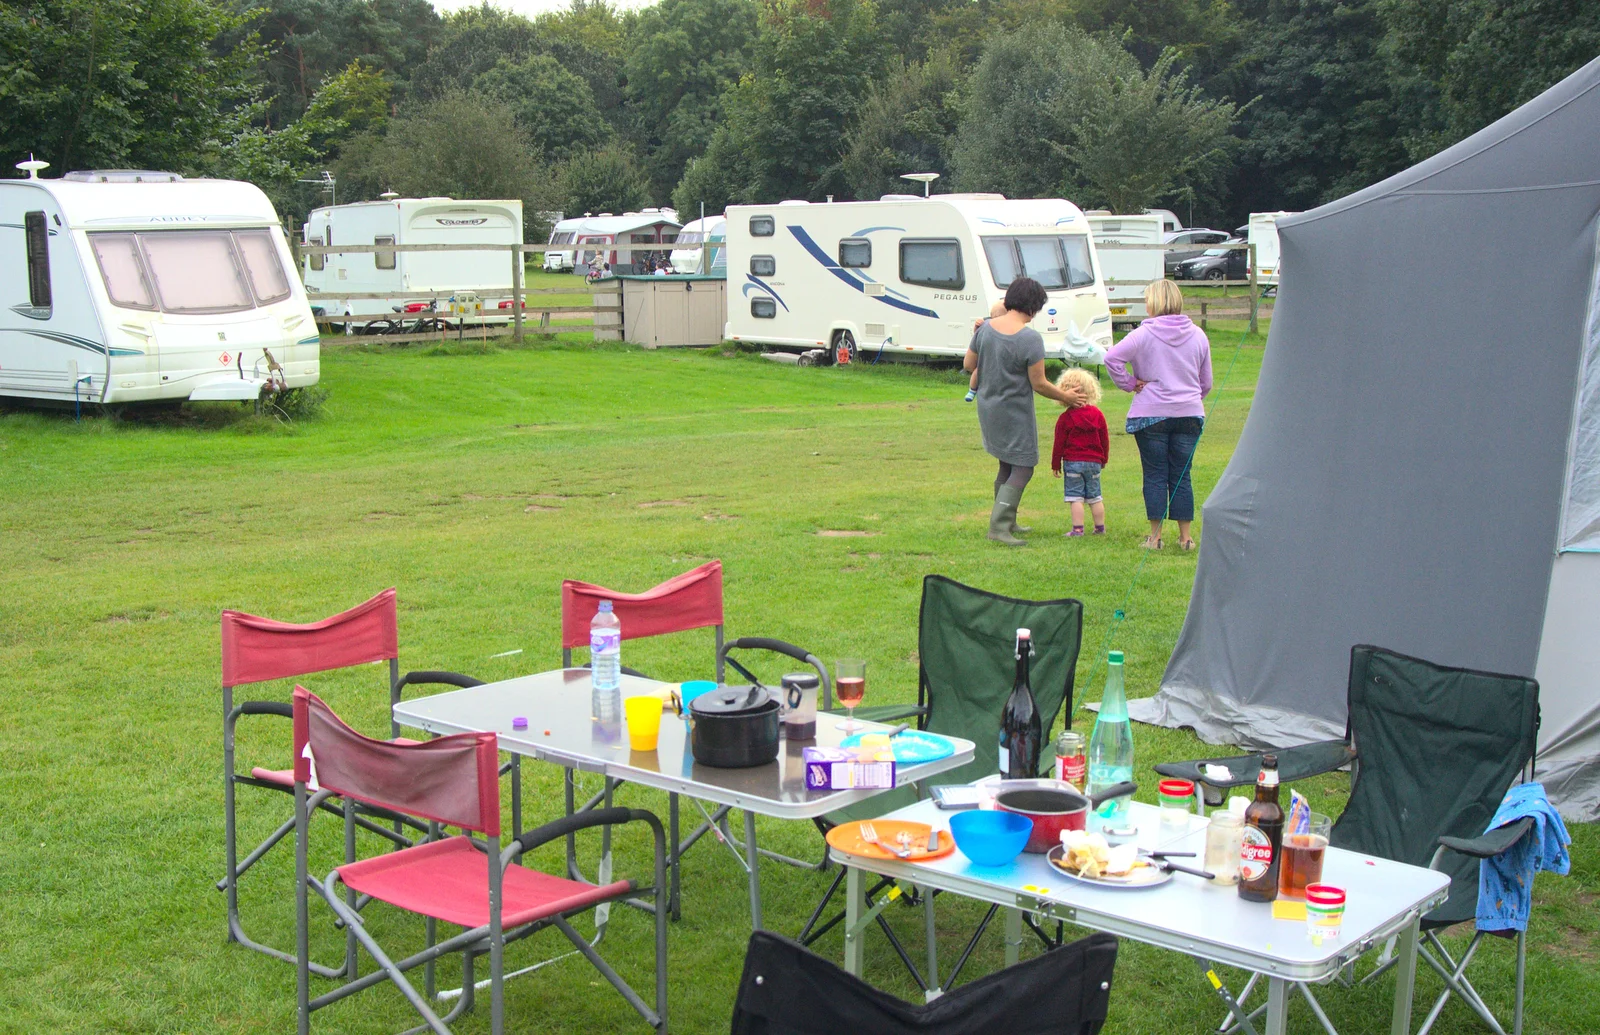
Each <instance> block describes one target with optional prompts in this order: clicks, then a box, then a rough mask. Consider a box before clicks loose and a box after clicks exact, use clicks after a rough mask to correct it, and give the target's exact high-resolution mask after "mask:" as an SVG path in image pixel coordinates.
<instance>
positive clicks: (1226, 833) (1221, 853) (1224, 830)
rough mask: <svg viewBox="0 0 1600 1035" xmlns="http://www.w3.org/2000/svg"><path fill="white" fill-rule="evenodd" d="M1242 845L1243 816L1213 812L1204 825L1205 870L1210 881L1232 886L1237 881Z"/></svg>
mask: <svg viewBox="0 0 1600 1035" xmlns="http://www.w3.org/2000/svg"><path fill="white" fill-rule="evenodd" d="M1243 847H1244V816H1242V815H1240V814H1239V813H1237V812H1226V811H1223V812H1213V813H1212V814H1211V822H1210V824H1209V825H1208V826H1207V827H1206V871H1207V872H1208V873H1210V874H1211V875H1212V876H1211V883H1213V884H1217V885H1221V886H1222V887H1232V886H1233V885H1235V884H1238V883H1239V852H1240V850H1241V849H1242V848H1243Z"/></svg>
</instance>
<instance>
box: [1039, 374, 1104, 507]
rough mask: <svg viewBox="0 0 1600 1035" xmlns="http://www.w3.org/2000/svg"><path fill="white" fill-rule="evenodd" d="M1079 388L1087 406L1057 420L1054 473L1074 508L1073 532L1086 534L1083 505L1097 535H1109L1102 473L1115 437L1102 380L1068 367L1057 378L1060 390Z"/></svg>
mask: <svg viewBox="0 0 1600 1035" xmlns="http://www.w3.org/2000/svg"><path fill="white" fill-rule="evenodd" d="M1068 385H1077V386H1078V387H1079V388H1081V389H1082V390H1083V398H1084V400H1085V401H1084V403H1083V404H1082V405H1081V406H1071V407H1068V408H1067V411H1066V412H1065V413H1063V414H1062V415H1061V416H1060V417H1059V418H1057V419H1056V444H1055V448H1054V449H1052V450H1051V451H1050V470H1051V471H1052V472H1053V473H1055V474H1056V475H1057V476H1058V477H1060V479H1061V492H1062V496H1063V497H1064V498H1065V499H1066V501H1067V504H1068V505H1069V506H1070V507H1071V508H1072V531H1070V532H1068V533H1067V537H1068V538H1071V537H1074V536H1080V535H1083V505H1084V504H1085V503H1087V504H1088V505H1089V512H1090V513H1091V514H1092V515H1093V516H1094V534H1095V535H1105V533H1106V504H1105V500H1104V499H1103V498H1102V497H1101V495H1100V471H1101V469H1102V468H1104V467H1105V465H1106V464H1107V463H1109V462H1110V452H1111V437H1110V435H1109V434H1108V433H1107V431H1106V415H1105V414H1103V413H1101V412H1100V407H1098V406H1096V405H1095V403H1097V402H1099V401H1100V379H1099V378H1097V377H1095V376H1094V375H1093V374H1091V373H1089V371H1087V370H1085V369H1083V368H1082V367H1068V368H1067V369H1066V370H1065V371H1063V372H1062V374H1061V376H1060V377H1058V378H1056V387H1057V388H1065V387H1067V386H1068Z"/></svg>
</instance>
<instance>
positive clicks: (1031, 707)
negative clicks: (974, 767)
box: [1000, 629, 1044, 780]
mask: <svg viewBox="0 0 1600 1035" xmlns="http://www.w3.org/2000/svg"><path fill="white" fill-rule="evenodd" d="M1032 654H1033V634H1032V633H1031V632H1029V631H1028V630H1027V629H1018V630H1017V679H1016V682H1015V683H1013V684H1012V686H1011V696H1010V697H1007V698H1006V708H1005V711H1003V712H1001V713H1000V775H1001V776H1002V777H1004V778H1005V779H1007V780H1032V779H1034V778H1036V777H1037V776H1038V775H1039V752H1040V751H1041V750H1042V748H1043V743H1042V742H1043V739H1044V732H1043V731H1042V730H1041V729H1040V727H1039V703H1038V702H1037V701H1035V700H1034V697H1033V687H1032V686H1031V685H1029V683H1028V659H1029V657H1031V656H1032Z"/></svg>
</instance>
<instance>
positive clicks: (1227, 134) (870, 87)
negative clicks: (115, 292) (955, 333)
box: [0, 0, 1600, 239]
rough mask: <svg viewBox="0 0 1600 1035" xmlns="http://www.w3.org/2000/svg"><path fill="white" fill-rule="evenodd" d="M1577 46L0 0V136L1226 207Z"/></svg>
mask: <svg viewBox="0 0 1600 1035" xmlns="http://www.w3.org/2000/svg"><path fill="white" fill-rule="evenodd" d="M1597 53H1600V3H1595V2H1594V0H660V2H659V3H657V4H656V5H654V6H651V7H646V8H644V9H642V10H638V11H631V10H630V11H619V10H617V9H615V8H612V7H610V6H608V5H607V4H606V2H605V0H573V2H572V6H571V7H569V8H568V9H566V10H563V11H559V12H554V13H549V14H544V15H540V16H538V17H535V18H525V17H522V16H519V15H516V14H511V13H507V12H505V11H503V10H500V9H497V8H495V7H492V6H490V5H488V4H487V3H486V4H484V5H483V6H481V7H478V8H470V9H466V10H462V11H457V12H454V13H451V14H448V15H445V16H442V17H441V16H440V15H439V14H438V13H437V12H436V11H435V10H434V8H433V7H432V5H431V4H429V3H428V2H427V0H0V155H6V156H10V157H9V158H8V159H7V160H8V161H12V162H14V161H17V160H20V159H22V158H24V157H26V156H27V155H28V154H29V153H36V154H37V155H38V157H40V158H44V159H46V160H48V161H50V162H52V163H53V164H54V166H55V168H56V170H57V171H65V170H67V169H71V168H110V167H124V168H126V167H142V168H160V169H170V170H175V171H179V172H184V173H186V174H191V175H212V176H229V177H235V178H240V179H247V180H250V181H252V182H255V183H257V184H259V185H261V186H262V187H263V188H264V189H265V190H267V191H268V193H269V195H271V196H272V198H273V200H274V202H275V203H276V204H277V205H278V206H279V209H280V212H282V213H283V214H284V215H285V218H286V219H287V220H289V221H290V222H291V223H296V222H298V221H299V220H300V219H301V218H303V216H304V214H305V213H306V211H308V210H309V209H310V208H312V207H315V206H316V205H317V204H322V203H326V201H327V197H326V195H325V194H323V193H321V191H320V189H319V188H318V187H316V186H315V185H308V184H305V183H302V182H300V181H302V180H306V179H315V178H318V177H320V176H321V173H322V172H323V171H324V170H326V171H328V172H331V173H332V174H333V175H334V177H335V179H336V183H337V192H338V200H339V201H340V202H345V201H356V200H363V199H368V198H373V197H376V196H377V195H378V194H380V193H382V192H383V191H386V190H395V191H398V192H400V193H402V194H407V195H433V194H448V195H452V196H456V197H500V198H521V199H523V200H524V202H525V204H526V206H527V209H528V211H529V212H530V213H532V212H538V211H549V210H560V211H565V212H567V213H570V214H575V213H581V212H600V211H608V212H622V211H625V210H631V209H637V208H640V207H643V206H646V205H650V204H656V205H662V204H671V205H673V206H674V207H676V208H677V209H678V210H679V211H680V212H681V213H684V217H683V218H689V217H690V216H691V215H696V214H698V213H699V211H700V206H701V205H704V207H705V210H706V211H707V212H717V211H720V210H721V209H722V207H723V206H724V205H726V204H729V203H739V202H770V201H776V200H782V199H785V198H805V199H809V200H822V199H823V198H824V197H826V196H828V195H833V196H835V197H837V198H840V199H846V198H874V197H877V196H879V195H880V194H885V193H892V192H899V191H906V190H914V189H915V186H914V185H911V184H907V183H906V182H905V181H904V180H902V179H900V174H901V173H904V172H937V173H939V174H940V177H941V178H940V180H939V181H938V184H937V187H936V189H937V190H964V191H1001V192H1003V193H1005V194H1007V195H1009V196H1013V197H1027V196H1064V197H1067V198H1070V199H1072V200H1074V201H1076V202H1078V203H1079V204H1080V205H1081V206H1083V207H1085V208H1088V207H1106V208H1110V209H1112V210H1113V211H1119V212H1137V211H1141V210H1143V209H1144V208H1146V207H1151V206H1157V205H1159V206H1163V207H1170V208H1173V209H1175V210H1177V211H1178V212H1179V214H1180V215H1181V216H1183V217H1185V218H1186V220H1188V221H1190V222H1192V223H1202V224H1204V223H1209V224H1211V225H1219V226H1232V225H1236V223H1237V222H1241V221H1242V217H1243V214H1244V213H1247V212H1249V211H1260V210H1271V209H1280V208H1287V209H1301V208H1307V207H1310V206H1313V205H1316V204H1319V203H1321V202H1324V201H1328V200H1331V199H1332V198H1335V197H1338V196H1340V195H1343V194H1346V193H1348V192H1350V191H1353V190H1357V189H1360V188H1361V187H1363V186H1366V185H1367V184H1370V183H1373V182H1375V181H1377V180H1379V179H1381V178H1383V177H1384V176H1387V175H1389V174H1391V173H1393V172H1396V171H1398V170H1400V169H1402V168H1404V167H1406V166H1407V165H1410V164H1412V163H1414V162H1416V161H1419V160H1420V159H1422V158H1425V157H1427V156H1428V155H1430V154H1433V153H1435V152H1437V151H1438V150H1440V149H1441V148H1443V147H1446V146H1448V145H1450V144H1451V143H1454V142H1455V141H1457V140H1460V139H1462V138H1463V137H1465V136H1467V135H1469V134H1471V133H1473V132H1475V131H1476V130H1478V129H1480V128H1482V127H1483V126H1485V125H1487V124H1488V123H1489V122H1491V121H1493V120H1494V119H1496V118H1498V117H1499V116H1501V115H1503V114H1505V113H1506V112H1507V111H1509V110H1511V109H1512V108H1514V107H1516V106H1517V105H1518V104H1520V103H1522V102H1524V101H1526V100H1528V99H1529V98H1531V97H1533V96H1535V95H1536V94H1538V93H1539V92H1540V91H1542V90H1544V89H1546V88H1547V87H1549V86H1550V85H1551V84H1553V83H1554V82H1556V81H1558V80H1559V79H1561V78H1562V77H1563V76H1565V75H1567V74H1569V73H1570V72H1572V71H1573V70H1574V69H1576V68H1578V67H1579V66H1581V65H1582V64H1584V63H1585V62H1587V61H1588V60H1590V59H1592V58H1593V57H1595V55H1596V54H1597ZM529 223H530V227H529V232H530V238H534V239H538V238H537V235H541V234H542V233H543V231H544V229H545V228H543V227H540V226H538V225H537V221H536V220H533V219H530V220H529Z"/></svg>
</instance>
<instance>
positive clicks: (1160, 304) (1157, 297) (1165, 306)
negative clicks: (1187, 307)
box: [1144, 280, 1183, 316]
mask: <svg viewBox="0 0 1600 1035" xmlns="http://www.w3.org/2000/svg"><path fill="white" fill-rule="evenodd" d="M1144 311H1145V313H1146V315H1148V316H1172V315H1174V314H1178V313H1182V312H1183V292H1182V291H1180V290H1178V284H1177V281H1173V280H1152V281H1151V282H1150V286H1149V287H1147V288H1145V289H1144Z"/></svg>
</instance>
